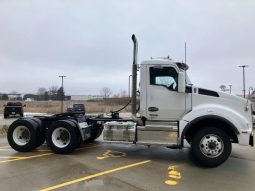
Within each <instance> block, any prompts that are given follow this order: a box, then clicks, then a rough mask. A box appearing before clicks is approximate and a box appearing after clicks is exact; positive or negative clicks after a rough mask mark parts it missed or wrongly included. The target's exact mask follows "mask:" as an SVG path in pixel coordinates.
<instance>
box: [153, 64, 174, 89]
mask: <svg viewBox="0 0 255 191" xmlns="http://www.w3.org/2000/svg"><path fill="white" fill-rule="evenodd" d="M150 85H158V86H164V87H167V88H168V89H169V90H172V91H177V89H178V88H177V85H178V73H177V72H176V70H175V69H174V68H172V67H161V68H158V67H151V68H150Z"/></svg>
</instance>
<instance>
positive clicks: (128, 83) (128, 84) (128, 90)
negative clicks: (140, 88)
mask: <svg viewBox="0 0 255 191" xmlns="http://www.w3.org/2000/svg"><path fill="white" fill-rule="evenodd" d="M130 77H132V74H131V75H129V76H128V97H130Z"/></svg>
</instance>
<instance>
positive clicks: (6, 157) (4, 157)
mask: <svg viewBox="0 0 255 191" xmlns="http://www.w3.org/2000/svg"><path fill="white" fill-rule="evenodd" d="M23 158H26V157H8V156H1V157H0V159H23Z"/></svg>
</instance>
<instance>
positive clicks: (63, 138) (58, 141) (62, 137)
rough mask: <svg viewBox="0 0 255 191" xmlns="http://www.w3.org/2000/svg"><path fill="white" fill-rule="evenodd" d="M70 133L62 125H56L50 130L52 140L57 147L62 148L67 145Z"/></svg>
mask: <svg viewBox="0 0 255 191" xmlns="http://www.w3.org/2000/svg"><path fill="white" fill-rule="evenodd" d="M70 141H71V135H70V133H69V131H68V130H67V129H66V128H64V127H58V128H56V129H55V130H54V131H53V132H52V142H53V144H54V145H55V146H57V147H59V148H64V147H66V146H68V145H69V143H70Z"/></svg>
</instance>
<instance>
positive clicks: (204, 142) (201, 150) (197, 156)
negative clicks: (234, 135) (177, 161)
mask: <svg viewBox="0 0 255 191" xmlns="http://www.w3.org/2000/svg"><path fill="white" fill-rule="evenodd" d="M231 150H232V145H231V142H230V138H229V136H228V135H227V134H226V133H225V132H224V131H222V130H221V129H218V128H215V127H206V128H203V129H201V130H199V131H197V132H196V134H195V135H194V136H193V138H192V142H191V157H192V158H193V160H194V162H195V163H198V164H200V165H202V166H205V167H217V166H219V165H220V164H222V163H223V162H225V161H226V160H227V159H228V157H229V155H230V153H231Z"/></svg>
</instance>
